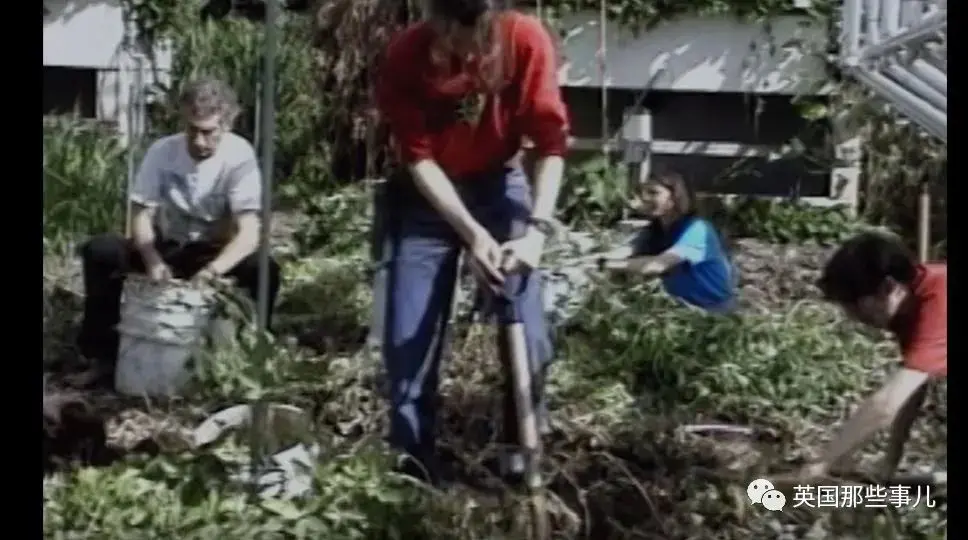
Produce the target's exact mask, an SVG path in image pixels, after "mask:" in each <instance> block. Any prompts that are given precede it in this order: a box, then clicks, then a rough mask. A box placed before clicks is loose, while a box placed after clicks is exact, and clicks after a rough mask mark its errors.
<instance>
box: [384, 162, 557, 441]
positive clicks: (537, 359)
mask: <svg viewBox="0 0 968 540" xmlns="http://www.w3.org/2000/svg"><path fill="white" fill-rule="evenodd" d="M455 185H456V186H457V189H458V193H459V194H460V196H461V198H462V200H463V201H464V204H465V205H466V206H467V208H468V210H469V211H470V212H471V214H472V215H473V216H474V218H475V219H476V220H477V221H478V222H479V223H480V224H481V225H482V226H484V227H485V228H486V229H487V230H488V231H489V232H490V233H491V235H492V236H493V237H494V238H495V240H497V241H498V242H504V241H507V240H509V239H511V238H516V237H518V236H520V235H521V234H523V232H524V229H525V220H526V219H527V217H528V216H529V215H530V209H531V204H532V199H531V188H530V186H529V184H528V181H527V177H526V176H525V174H524V173H523V172H522V171H521V170H520V169H517V168H509V167H505V168H501V169H499V170H497V171H494V172H492V173H488V174H482V175H479V176H478V177H474V178H464V179H460V180H458V181H456V182H455ZM376 206H377V219H376V223H375V224H374V225H375V228H376V229H377V230H376V232H375V234H374V237H373V240H374V242H379V247H377V248H376V253H375V255H377V256H378V258H379V259H381V260H382V262H383V263H384V264H385V265H386V269H387V286H386V287H387V288H386V299H385V301H386V304H385V310H384V313H385V319H384V324H383V328H384V335H383V359H384V363H385V366H386V370H387V374H388V377H389V380H390V384H391V390H390V395H391V410H390V443H391V445H393V446H394V447H396V448H397V449H399V450H402V451H404V452H407V453H410V454H413V455H426V453H427V452H432V451H433V446H434V436H435V423H436V412H437V411H436V402H437V387H438V383H439V368H440V357H441V353H442V351H443V348H444V341H445V336H446V333H447V323H448V321H449V319H450V315H451V313H450V310H451V305H452V300H453V294H454V287H455V283H456V278H457V272H458V268H457V264H458V258H459V255H460V250H461V249H462V244H461V240H460V238H459V237H458V235H457V233H456V231H454V229H453V227H451V226H450V225H449V224H448V223H447V222H446V221H445V220H444V219H443V218H442V217H441V216H440V215H439V214H438V212H437V211H436V210H435V209H434V208H432V207H431V205H430V203H429V202H428V201H427V200H426V199H425V198H424V197H423V196H422V195H421V194H420V193H418V192H417V191H416V187H415V186H414V185H413V181H412V179H411V178H410V177H409V175H407V174H398V175H396V176H395V177H393V178H391V179H390V180H389V181H388V182H387V184H386V186H385V191H384V193H382V194H378V196H377V204H376ZM381 238H382V239H383V240H382V241H381V240H380V239H381ZM504 296H505V298H495V299H493V300H494V302H492V306H494V307H495V310H496V313H495V315H496V316H497V319H498V323H499V324H502V325H504V324H509V323H512V322H522V323H524V327H525V334H526V339H527V342H528V353H529V354H528V356H529V360H530V365H531V371H532V374H533V380H535V381H536V388H535V392H534V394H535V396H536V406H537V407H538V410H539V411H541V413H542V414H543V415H546V410H547V409H546V406H545V404H544V400H543V391H542V390H543V379H544V372H545V368H546V367H547V365H548V364H549V363H550V362H551V359H552V347H551V338H550V334H549V329H548V326H547V324H546V321H545V317H544V312H543V308H542V302H541V280H540V276H539V274H538V272H537V271H535V272H530V273H528V274H525V275H512V276H508V279H507V280H506V282H505V295H504ZM502 341H504V340H502ZM500 349H501V351H500V352H501V354H500V356H501V357H502V358H501V359H502V361H503V362H504V365H505V373H506V377H505V378H506V380H507V382H506V384H505V396H504V417H505V418H504V420H505V421H504V426H503V429H502V432H503V433H502V439H503V440H504V442H506V443H509V444H515V443H517V441H518V432H517V422H516V416H515V414H514V412H515V407H514V401H513V400H514V397H513V394H512V392H511V391H510V383H511V381H510V370H509V369H508V367H507V366H508V361H509V360H508V354H507V351H506V350H504V349H505V347H503V346H502V347H500ZM543 419H544V418H543Z"/></svg>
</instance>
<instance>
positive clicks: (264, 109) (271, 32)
mask: <svg viewBox="0 0 968 540" xmlns="http://www.w3.org/2000/svg"><path fill="white" fill-rule="evenodd" d="M278 11H279V3H278V2H276V1H274V0H273V1H270V2H266V21H265V26H266V28H265V44H264V51H263V54H264V56H263V60H262V100H261V105H260V107H259V108H260V111H259V112H260V113H261V119H260V121H259V127H260V128H262V135H261V136H260V137H259V141H260V142H261V143H262V144H261V146H262V148H261V150H262V238H261V242H260V245H259V295H258V324H259V329H260V330H267V329H268V318H269V236H270V229H271V227H272V180H273V178H272V175H273V165H274V162H275V144H276V143H275V139H276V45H277V42H278V39H279V38H278V35H277V34H278V31H279V29H278V25H277V24H276V21H277V19H278Z"/></svg>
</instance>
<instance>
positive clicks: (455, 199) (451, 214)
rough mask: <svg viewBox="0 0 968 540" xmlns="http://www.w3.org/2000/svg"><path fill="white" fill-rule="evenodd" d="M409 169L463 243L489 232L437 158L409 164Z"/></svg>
mask: <svg viewBox="0 0 968 540" xmlns="http://www.w3.org/2000/svg"><path fill="white" fill-rule="evenodd" d="M410 172H411V174H412V176H413V180H414V184H416V186H417V189H418V190H419V191H420V193H421V194H423V196H424V197H426V198H427V200H428V201H430V204H431V205H433V207H434V208H435V209H436V210H437V211H438V212H440V215H441V216H443V218H444V219H445V220H446V221H447V223H449V224H450V225H451V226H452V227H453V228H454V229H455V230H456V231H457V234H459V235H460V237H461V238H462V239H463V240H464V242H466V243H467V244H473V242H474V238H476V237H478V236H480V235H481V234H482V233H486V231H485V230H484V227H483V226H481V224H480V223H478V222H477V220H475V219H474V216H472V215H471V213H470V212H469V211H468V210H467V207H466V206H465V205H464V202H463V201H461V199H460V195H458V193H457V190H456V189H455V188H454V185H453V183H451V181H450V179H449V178H447V175H446V174H445V173H444V171H443V170H442V169H441V168H440V166H439V165H437V162H436V161H434V160H432V159H423V160H420V161H418V162H417V163H415V164H414V165H412V166H411V167H410Z"/></svg>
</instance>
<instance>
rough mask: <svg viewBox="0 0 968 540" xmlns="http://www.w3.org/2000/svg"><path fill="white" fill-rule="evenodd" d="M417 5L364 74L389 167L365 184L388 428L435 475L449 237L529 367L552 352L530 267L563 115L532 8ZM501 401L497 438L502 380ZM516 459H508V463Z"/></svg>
mask: <svg viewBox="0 0 968 540" xmlns="http://www.w3.org/2000/svg"><path fill="white" fill-rule="evenodd" d="M427 7H428V8H429V15H430V16H429V18H428V19H427V20H425V21H421V22H418V23H416V24H413V25H411V26H409V27H408V28H406V29H404V30H403V31H402V32H401V33H400V34H398V35H397V36H395V37H394V38H393V39H392V40H391V42H390V44H389V46H388V48H387V51H386V54H385V56H384V57H383V59H382V62H381V67H380V70H379V73H378V77H377V83H376V101H377V106H378V109H379V111H380V114H381V116H382V118H383V120H384V121H385V122H386V123H387V124H388V126H389V128H390V133H391V136H392V139H393V142H394V144H395V146H396V150H397V152H398V158H399V161H400V165H401V167H400V168H399V169H398V170H397V171H396V172H394V173H393V174H391V175H390V177H389V178H388V181H387V182H386V185H385V192H384V193H383V194H382V195H381V196H378V197H377V201H378V203H377V205H378V209H377V212H378V217H377V223H378V225H375V227H378V228H381V229H383V230H382V231H377V232H376V235H377V238H379V240H378V241H379V242H380V243H381V244H382V245H383V246H385V247H384V248H383V249H382V251H383V253H382V254H381V258H382V262H383V264H385V265H386V268H387V276H388V277H387V294H386V298H387V300H386V302H387V303H386V306H385V309H384V313H385V317H386V319H385V322H384V324H383V328H384V336H383V340H382V341H383V355H384V362H385V365H386V370H387V373H388V376H389V380H390V384H391V411H390V424H391V425H390V439H389V440H390V443H391V444H392V445H393V446H394V447H396V448H397V449H398V450H401V451H402V452H403V454H404V456H405V458H404V463H403V464H402V468H403V470H404V472H407V473H409V474H412V475H413V476H417V477H418V478H421V479H423V480H427V481H429V482H432V483H436V482H437V481H438V480H440V479H441V478H440V475H439V474H438V473H439V469H438V462H437V459H436V457H435V456H436V452H435V448H434V446H435V443H434V423H435V416H436V410H435V409H436V406H435V402H436V399H437V396H436V393H437V386H438V369H439V363H440V355H441V351H442V343H443V339H442V334H443V333H444V330H445V325H446V322H447V320H448V319H449V315H450V313H449V311H450V307H451V302H452V298H453V293H454V283H455V279H456V275H457V270H458V269H457V265H458V256H459V254H460V252H461V250H462V249H464V250H465V251H466V253H467V256H468V259H469V263H470V266H471V267H472V269H473V270H474V272H475V274H476V276H477V278H478V279H479V280H480V281H481V282H483V283H484V284H485V285H486V286H488V287H489V288H490V289H491V290H492V291H493V292H494V293H496V294H497V295H499V296H501V297H503V298H506V299H508V300H509V301H508V302H505V303H501V302H498V305H501V306H502V308H501V309H498V310H497V313H496V315H497V317H498V320H499V323H501V324H502V325H504V324H509V323H512V322H515V321H520V322H523V323H524V325H525V332H526V334H527V337H526V339H527V342H528V352H529V356H530V358H531V365H532V372H533V376H534V377H535V378H536V380H539V381H540V380H542V379H543V374H544V370H545V367H546V366H547V364H548V363H549V362H550V361H551V357H552V351H551V343H550V335H549V329H548V326H547V324H546V321H545V319H544V312H543V309H542V302H541V297H540V278H539V275H538V272H536V271H532V270H534V269H536V268H537V266H538V263H539V260H540V258H541V253H542V249H543V245H544V241H545V235H546V234H547V232H548V231H549V228H550V224H549V221H548V220H549V219H550V218H551V216H552V213H553V211H554V207H555V203H556V199H557V197H558V191H559V186H560V183H561V177H562V172H563V167H564V165H563V160H562V156H563V155H564V153H565V150H566V146H567V135H568V115H567V110H566V108H565V105H564V103H563V101H562V98H561V92H560V89H559V87H558V80H557V60H558V57H557V52H556V47H555V46H554V43H553V41H552V38H551V36H550V35H549V34H548V33H547V31H546V30H545V28H544V26H543V25H542V23H541V22H540V21H539V20H538V19H536V18H534V17H531V16H528V15H525V14H522V13H518V12H515V11H511V10H504V9H500V8H499V7H498V6H497V5H496V4H495V0H429V1H428V2H427ZM525 137H527V138H528V139H530V140H531V141H532V142H533V144H534V148H535V150H536V154H537V162H536V166H535V173H534V193H533V195H532V191H531V187H530V185H529V182H528V178H527V177H526V175H525V173H524V172H523V171H522V169H521V167H520V154H519V152H520V149H521V147H522V142H523V139H524V138H525ZM381 214H382V215H381ZM502 356H506V355H502ZM504 360H506V358H505V359H504ZM539 386H540V384H539ZM535 393H536V394H537V395H539V396H540V395H541V393H542V392H541V391H540V390H538V391H537V392H535ZM539 399H541V398H539ZM505 407H506V409H505V410H506V412H505V418H506V421H505V426H504V429H503V431H504V438H505V442H507V443H509V444H514V443H515V442H516V439H517V427H516V426H514V425H510V424H513V423H514V420H515V414H514V403H513V396H512V395H511V393H510V391H508V392H507V395H506V398H505ZM537 408H538V410H542V411H543V410H544V405H543V401H542V402H541V403H538V404H537ZM519 461H520V460H516V459H509V460H507V462H509V463H511V464H512V466H511V468H512V469H514V468H517V467H516V466H514V465H513V464H514V463H518V462H519ZM508 472H510V473H512V474H516V473H519V472H520V471H514V470H512V471H508Z"/></svg>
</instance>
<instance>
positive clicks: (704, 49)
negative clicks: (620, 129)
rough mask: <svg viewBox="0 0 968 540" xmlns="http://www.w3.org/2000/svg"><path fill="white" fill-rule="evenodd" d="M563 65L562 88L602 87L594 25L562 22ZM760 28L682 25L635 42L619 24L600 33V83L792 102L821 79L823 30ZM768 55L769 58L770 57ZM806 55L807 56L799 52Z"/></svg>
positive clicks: (783, 25)
mask: <svg viewBox="0 0 968 540" xmlns="http://www.w3.org/2000/svg"><path fill="white" fill-rule="evenodd" d="M562 23H563V27H564V28H566V29H569V30H568V34H567V36H566V37H565V40H564V52H565V57H566V59H567V60H566V61H567V63H566V64H565V66H564V67H563V69H562V70H561V72H560V74H559V80H560V82H561V84H563V85H568V86H600V85H601V84H602V76H601V67H600V61H599V57H598V51H599V47H600V37H601V36H600V32H599V18H598V14H597V13H595V12H584V13H579V14H575V15H572V16H569V17H565V18H564V19H563V20H562ZM769 27H770V28H769V31H767V29H766V27H765V25H763V24H754V23H747V22H741V21H738V20H734V19H729V18H686V17H684V18H681V19H679V20H675V21H671V22H667V23H663V24H661V25H659V26H657V27H655V28H653V29H651V30H648V31H645V32H642V33H641V34H640V35H638V36H636V35H635V34H633V33H632V32H631V31H629V30H623V29H622V28H621V26H620V25H619V24H618V23H609V24H608V25H606V27H605V35H606V39H605V59H606V69H607V74H606V77H605V83H606V85H608V86H611V87H619V88H635V89H638V88H644V87H646V86H647V85H648V81H649V79H650V78H651V76H652V75H653V74H656V73H658V75H657V77H656V79H655V81H654V83H653V85H652V88H656V89H661V90H678V91H694V92H695V91H699V92H702V91H705V92H715V91H725V92H754V93H762V94H798V93H803V92H809V91H812V90H814V86H815V85H817V84H818V83H820V82H821V81H823V80H824V79H825V73H824V65H823V61H822V60H821V58H820V57H819V56H814V55H812V54H810V53H811V52H812V51H816V52H818V53H823V50H824V47H825V42H826V39H827V37H826V29H825V28H823V27H820V26H819V25H817V24H816V23H814V22H812V21H811V20H810V19H809V18H806V17H798V16H787V17H778V18H775V19H773V20H772V21H771V22H770V23H769ZM771 49H772V50H771ZM805 51H806V52H805Z"/></svg>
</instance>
